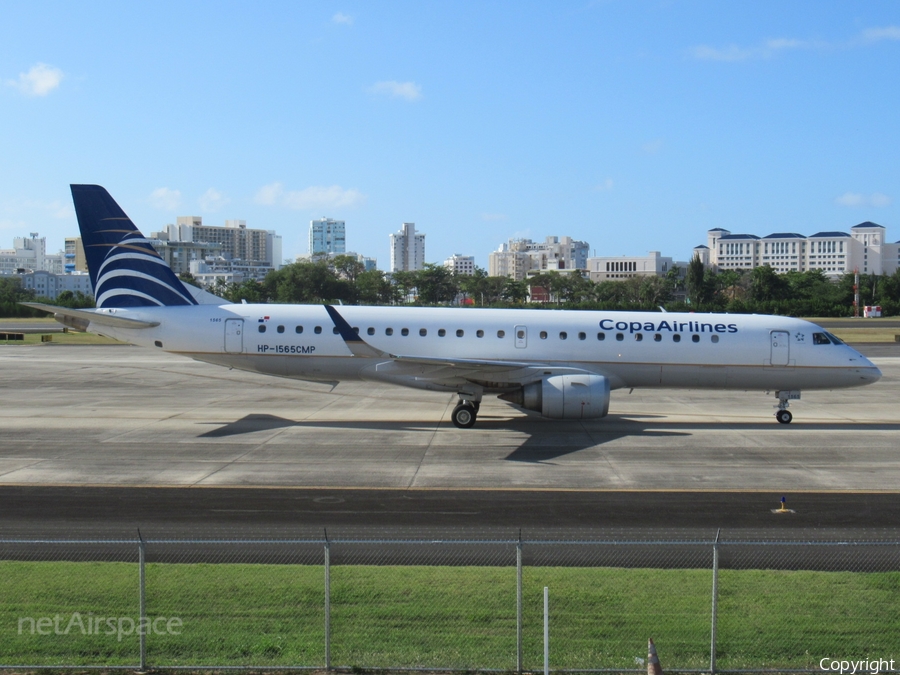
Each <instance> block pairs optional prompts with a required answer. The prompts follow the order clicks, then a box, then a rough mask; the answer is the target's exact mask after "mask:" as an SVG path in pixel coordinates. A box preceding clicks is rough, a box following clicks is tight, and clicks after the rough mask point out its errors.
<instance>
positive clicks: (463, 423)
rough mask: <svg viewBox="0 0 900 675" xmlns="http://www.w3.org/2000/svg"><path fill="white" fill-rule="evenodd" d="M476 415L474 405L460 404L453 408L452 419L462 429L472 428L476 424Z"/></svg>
mask: <svg viewBox="0 0 900 675" xmlns="http://www.w3.org/2000/svg"><path fill="white" fill-rule="evenodd" d="M476 416H477V414H476V411H475V407H474V406H471V405H463V404H460V405H458V406H456V407H455V408H454V409H453V412H452V413H451V414H450V419H451V420H452V421H453V424H454V426H456V427H458V428H460V429H471V428H472V427H473V426H475V418H476Z"/></svg>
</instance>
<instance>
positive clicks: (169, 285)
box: [71, 185, 197, 307]
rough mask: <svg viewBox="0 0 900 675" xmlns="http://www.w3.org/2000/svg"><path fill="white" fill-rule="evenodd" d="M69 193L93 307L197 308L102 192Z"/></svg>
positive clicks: (83, 188)
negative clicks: (92, 288) (178, 306)
mask: <svg viewBox="0 0 900 675" xmlns="http://www.w3.org/2000/svg"><path fill="white" fill-rule="evenodd" d="M71 188H72V201H74V202H75V214H76V215H77V216H78V227H79V228H80V229H81V242H82V244H83V245H84V255H85V257H86V258H87V265H88V271H89V272H90V274H91V284H92V285H93V287H94V299H95V300H96V302H97V307H159V306H162V305H165V306H171V305H196V304H197V302H196V300H194V298H193V296H192V295H191V293H190V292H189V291H188V290H187V289H186V288H185V287H184V285H183V284H182V283H181V281H180V280H179V279H178V277H176V276H175V273H174V272H172V270H171V269H170V268H169V266H168V265H166V263H165V261H164V260H163V259H162V258H160V257H159V254H158V253H157V252H156V250H155V249H154V248H153V247H152V246H151V245H150V242H148V241H147V239H146V238H145V237H144V235H142V234H141V233H140V232H139V231H138V229H137V228H136V227H135V226H134V223H132V222H131V219H130V218H129V217H128V216H126V215H125V212H124V211H123V210H122V209H121V208H120V207H119V205H118V204H116V202H115V200H114V199H113V198H112V197H110V195H109V193H108V192H107V191H106V190H105V189H104V188H102V187H100V186H99V185H72V186H71Z"/></svg>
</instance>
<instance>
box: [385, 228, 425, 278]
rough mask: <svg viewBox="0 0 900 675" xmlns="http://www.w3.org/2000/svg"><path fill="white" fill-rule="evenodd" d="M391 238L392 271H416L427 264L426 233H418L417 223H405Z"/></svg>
mask: <svg viewBox="0 0 900 675" xmlns="http://www.w3.org/2000/svg"><path fill="white" fill-rule="evenodd" d="M390 238H391V272H415V271H416V270H420V269H422V268H423V267H424V265H425V235H424V234H416V224H415V223H403V226H402V227H401V228H400V231H399V232H396V233H394V234H392V235H390Z"/></svg>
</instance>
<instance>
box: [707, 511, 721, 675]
mask: <svg viewBox="0 0 900 675" xmlns="http://www.w3.org/2000/svg"><path fill="white" fill-rule="evenodd" d="M719 532H721V529H718V530H716V540H715V542H713V583H712V622H711V623H712V627H711V631H710V637H709V672H710V675H715V672H716V627H717V624H718V614H719Z"/></svg>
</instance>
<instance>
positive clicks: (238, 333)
mask: <svg viewBox="0 0 900 675" xmlns="http://www.w3.org/2000/svg"><path fill="white" fill-rule="evenodd" d="M225 351H226V352H228V353H229V354H240V353H241V352H242V351H244V320H243V319H226V320H225Z"/></svg>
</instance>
